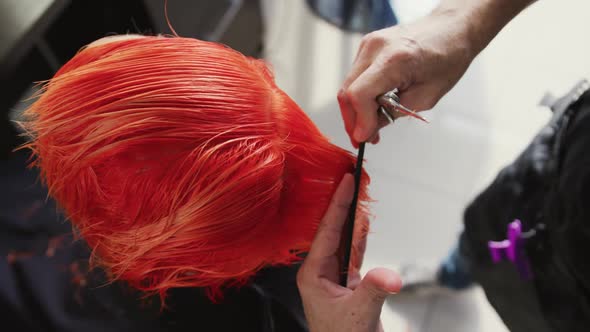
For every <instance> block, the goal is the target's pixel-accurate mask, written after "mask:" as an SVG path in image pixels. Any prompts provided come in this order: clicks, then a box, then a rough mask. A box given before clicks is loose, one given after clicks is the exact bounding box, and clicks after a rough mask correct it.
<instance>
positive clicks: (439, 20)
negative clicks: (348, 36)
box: [338, 11, 474, 146]
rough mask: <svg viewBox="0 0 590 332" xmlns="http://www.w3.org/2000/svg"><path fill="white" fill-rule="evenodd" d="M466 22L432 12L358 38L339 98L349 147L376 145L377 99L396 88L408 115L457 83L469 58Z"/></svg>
mask: <svg viewBox="0 0 590 332" xmlns="http://www.w3.org/2000/svg"><path fill="white" fill-rule="evenodd" d="M464 26H465V22H463V21H462V19H461V18H460V17H458V16H456V15H453V14H449V13H438V12H436V11H435V12H433V13H432V14H431V15H429V16H427V17H425V18H423V19H421V20H419V21H416V22H413V23H411V24H408V25H400V26H394V27H391V28H387V29H383V30H379V31H375V32H372V33H369V34H367V35H366V36H364V37H363V39H362V41H361V44H360V47H359V50H358V53H357V56H356V59H355V61H354V63H353V66H352V69H351V71H350V72H349V74H348V76H347V78H346V80H345V81H344V83H343V85H342V88H341V90H340V92H339V94H338V102H339V104H340V110H341V112H342V117H343V119H344V123H345V126H346V131H347V132H348V135H349V136H350V138H351V141H352V143H353V145H354V146H357V145H358V142H363V141H372V142H374V143H376V141H377V139H378V130H379V129H380V127H383V126H384V125H386V124H387V122H383V121H379V119H378V116H377V115H378V113H377V108H378V105H377V102H376V101H375V99H376V97H377V96H378V95H381V94H383V93H385V92H387V91H390V90H393V89H394V88H398V89H399V90H400V93H399V97H400V102H401V103H402V104H403V105H404V106H406V107H408V108H410V109H413V110H416V111H423V110H428V109H431V108H433V107H434V106H435V105H436V103H437V102H438V101H439V99H440V98H441V97H442V96H443V95H444V94H446V93H447V92H448V91H449V90H450V89H451V88H452V87H453V86H454V85H455V83H457V81H458V80H459V79H460V78H461V76H462V75H463V73H464V72H465V70H466V69H467V67H468V66H469V64H470V63H471V61H472V60H473V57H474V54H473V52H472V51H471V50H470V45H469V42H468V38H467V34H466V33H465V29H464Z"/></svg>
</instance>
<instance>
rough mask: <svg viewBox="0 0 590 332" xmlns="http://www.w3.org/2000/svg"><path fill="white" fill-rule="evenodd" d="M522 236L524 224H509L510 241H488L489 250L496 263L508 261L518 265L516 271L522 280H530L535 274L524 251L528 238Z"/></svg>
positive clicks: (515, 221) (518, 221) (516, 221)
mask: <svg viewBox="0 0 590 332" xmlns="http://www.w3.org/2000/svg"><path fill="white" fill-rule="evenodd" d="M522 235H523V234H522V223H521V222H520V220H518V219H516V220H514V221H513V222H511V223H510V224H508V239H506V240H502V241H488V248H489V249H490V255H491V256H492V261H493V262H494V263H499V262H501V261H502V260H505V259H507V260H509V261H511V262H512V264H514V265H516V269H517V270H518V273H519V274H520V277H521V278H522V279H525V280H530V279H531V278H532V277H533V273H532V271H531V268H530V264H529V261H528V258H527V256H526V253H525V251H524V243H525V241H526V238H525V237H523V236H522Z"/></svg>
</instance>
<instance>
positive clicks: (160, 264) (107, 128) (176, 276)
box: [27, 36, 368, 295]
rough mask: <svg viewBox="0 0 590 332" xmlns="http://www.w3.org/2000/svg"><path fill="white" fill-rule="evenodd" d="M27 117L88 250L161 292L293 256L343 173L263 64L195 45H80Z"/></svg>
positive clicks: (50, 180)
mask: <svg viewBox="0 0 590 332" xmlns="http://www.w3.org/2000/svg"><path fill="white" fill-rule="evenodd" d="M27 114H28V115H29V117H30V119H31V120H30V122H29V123H28V124H27V127H28V129H29V131H30V132H31V135H32V137H33V140H32V141H31V143H29V145H28V147H30V148H31V149H32V150H33V152H34V153H35V155H36V157H37V158H36V165H37V166H38V167H39V168H40V169H41V174H42V178H43V180H44V182H45V183H46V185H47V186H48V188H49V193H50V195H51V196H52V197H54V198H55V199H56V200H57V202H58V203H59V204H60V206H61V207H62V208H63V209H64V210H65V212H66V214H67V216H68V217H69V218H70V220H71V221H72V223H73V224H74V225H75V226H76V228H77V229H78V230H79V232H80V234H81V236H82V237H83V238H84V239H85V240H86V241H87V242H88V244H89V246H90V247H91V248H92V249H93V258H94V259H96V260H97V262H98V263H99V264H100V265H101V266H103V267H105V268H106V269H107V271H109V272H110V273H111V275H112V277H113V278H115V279H121V280H125V281H127V282H129V283H130V284H131V285H132V286H134V287H137V288H139V289H141V290H144V291H148V292H159V293H160V294H161V295H164V294H165V292H166V290H167V289H168V288H171V287H206V288H208V289H209V290H210V291H212V294H217V292H218V291H219V290H220V289H221V288H222V287H224V286H231V285H239V284H241V283H243V282H245V281H246V280H247V279H248V278H249V277H251V276H252V275H253V274H254V273H256V271H258V270H259V269H260V268H262V267H265V266H272V265H281V264H288V263H290V262H293V261H294V260H296V259H297V254H298V253H300V252H302V251H305V250H307V249H308V248H309V245H310V242H311V240H312V238H313V236H314V234H315V230H316V228H317V225H318V223H319V220H320V218H321V217H322V215H323V213H324V212H325V209H326V208H327V206H328V203H329V201H330V198H331V195H332V194H333V192H334V190H335V188H336V186H337V185H338V182H339V181H340V179H341V178H342V176H343V175H344V174H345V173H347V172H351V171H352V170H353V168H354V157H353V156H352V155H351V154H349V153H348V152H346V151H344V150H343V149H341V148H339V147H337V146H335V145H333V144H331V143H329V141H328V140H327V139H326V138H325V137H324V136H323V135H322V134H321V133H320V132H319V130H318V129H317V128H316V127H315V125H314V124H313V123H312V122H311V121H310V119H309V118H308V117H307V116H306V115H305V114H304V113H303V112H302V111H301V109H300V108H299V107H298V106H297V105H296V104H295V102H293V100H291V99H290V98H289V97H288V96H287V95H286V94H285V93H284V92H283V91H281V90H280V89H279V88H278V87H277V86H276V85H275V82H274V79H273V76H272V73H271V71H270V70H269V69H268V67H267V66H266V65H265V64H264V63H263V62H262V61H260V60H256V59H253V58H248V57H246V56H244V55H242V54H240V53H239V52H236V51H234V50H232V49H230V48H227V47H225V46H223V45H220V44H216V43H210V42H204V41H199V40H195V39H188V38H165V37H141V36H134V37H126V38H120V37H110V38H107V39H104V40H99V41H97V42H95V43H92V44H90V45H89V46H88V47H86V48H85V49H83V50H81V51H80V52H79V53H78V54H76V56H74V58H73V59H71V60H70V61H69V62H68V63H67V64H65V65H64V66H63V67H62V68H61V69H60V70H59V72H58V73H57V74H56V75H55V77H54V78H53V79H51V80H50V81H49V82H48V83H47V85H46V86H45V87H44V91H43V93H42V95H41V96H40V98H39V99H38V100H37V101H36V102H35V103H34V104H33V106H32V107H31V108H30V109H29V110H28V111H27ZM367 181H368V178H367V177H365V180H364V181H363V184H362V190H361V196H360V199H361V202H362V201H366V200H367V199H368V197H367V194H366V190H365V189H366V184H367ZM361 210H362V208H361ZM363 212H364V211H361V213H363Z"/></svg>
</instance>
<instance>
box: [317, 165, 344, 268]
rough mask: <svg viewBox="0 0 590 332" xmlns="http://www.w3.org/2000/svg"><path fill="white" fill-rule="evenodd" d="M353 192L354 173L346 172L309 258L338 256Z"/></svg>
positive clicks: (333, 197) (318, 232)
mask: <svg viewBox="0 0 590 332" xmlns="http://www.w3.org/2000/svg"><path fill="white" fill-rule="evenodd" d="M353 194H354V177H353V176H352V174H346V175H344V177H343V178H342V181H340V184H339V185H338V188H337V189H336V192H335V193H334V196H332V201H331V202H330V206H329V207H328V210H327V211H326V214H325V215H324V218H323V219H322V222H321V223H320V226H319V227H318V231H317V233H316V236H315V239H314V240H313V243H312V245H311V249H310V251H309V255H308V256H307V258H306V259H307V260H321V259H325V258H327V257H332V256H337V253H338V249H339V247H340V239H341V237H342V230H343V228H344V224H345V223H346V218H347V216H348V210H349V208H350V204H351V203H352V196H353Z"/></svg>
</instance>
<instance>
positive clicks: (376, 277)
mask: <svg viewBox="0 0 590 332" xmlns="http://www.w3.org/2000/svg"><path fill="white" fill-rule="evenodd" d="M401 285H402V282H401V279H400V277H399V276H398V275H397V273H395V272H393V271H391V270H388V269H385V268H376V269H373V270H371V271H369V272H368V273H367V275H366V276H365V277H364V278H363V280H362V281H361V282H360V284H359V285H358V287H357V288H356V289H355V290H354V295H353V297H355V305H358V306H360V307H362V308H363V307H364V308H366V310H367V311H368V312H367V313H366V314H367V315H369V316H375V315H376V316H375V317H371V318H374V319H379V316H380V314H381V307H382V306H383V303H384V302H385V299H386V298H387V296H389V295H392V294H395V293H397V292H399V290H400V288H401Z"/></svg>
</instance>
